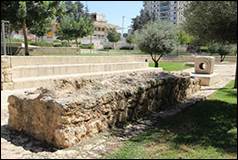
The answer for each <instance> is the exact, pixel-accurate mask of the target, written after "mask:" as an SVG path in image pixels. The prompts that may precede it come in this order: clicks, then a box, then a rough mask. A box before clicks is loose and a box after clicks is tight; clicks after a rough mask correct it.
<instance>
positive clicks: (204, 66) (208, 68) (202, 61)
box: [194, 56, 215, 74]
mask: <svg viewBox="0 0 238 160" xmlns="http://www.w3.org/2000/svg"><path fill="white" fill-rule="evenodd" d="M214 64H215V57H212V56H197V57H196V58H195V66H194V67H195V73H197V74H212V73H213V70H214Z"/></svg>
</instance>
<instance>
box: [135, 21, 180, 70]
mask: <svg viewBox="0 0 238 160" xmlns="http://www.w3.org/2000/svg"><path fill="white" fill-rule="evenodd" d="M176 35H177V33H176V26H175V25H174V24H173V23H171V22H168V21H155V22H150V23H148V24H146V25H145V26H144V27H143V28H142V29H141V30H138V31H136V32H135V42H136V43H137V45H138V47H139V49H140V50H141V51H143V52H146V53H149V54H150V56H151V58H152V60H153V61H154V63H155V67H158V66H159V60H160V59H161V57H162V56H164V55H167V54H169V53H171V51H173V50H174V48H175V46H176V44H177V41H176V40H177V36H176Z"/></svg>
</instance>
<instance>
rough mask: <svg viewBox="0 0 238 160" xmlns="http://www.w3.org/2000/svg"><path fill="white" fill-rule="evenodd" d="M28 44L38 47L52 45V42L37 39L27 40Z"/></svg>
mask: <svg viewBox="0 0 238 160" xmlns="http://www.w3.org/2000/svg"><path fill="white" fill-rule="evenodd" d="M29 44H30V45H34V46H40V47H53V43H49V42H47V41H37V42H32V41H29Z"/></svg>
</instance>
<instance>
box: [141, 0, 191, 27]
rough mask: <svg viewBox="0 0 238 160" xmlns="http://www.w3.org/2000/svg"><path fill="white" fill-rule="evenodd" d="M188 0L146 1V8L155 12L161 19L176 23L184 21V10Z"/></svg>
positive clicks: (147, 10)
mask: <svg viewBox="0 0 238 160" xmlns="http://www.w3.org/2000/svg"><path fill="white" fill-rule="evenodd" d="M187 2H188V1H144V4H143V6H144V10H145V11H146V12H149V13H150V14H155V16H156V17H158V18H159V19H161V20H170V21H172V22H173V23H174V24H179V23H181V22H183V21H184V16H183V10H184V8H185V6H186V4H187Z"/></svg>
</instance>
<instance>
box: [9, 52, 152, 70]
mask: <svg viewBox="0 0 238 160" xmlns="http://www.w3.org/2000/svg"><path fill="white" fill-rule="evenodd" d="M6 58H8V59H9V61H10V63H11V66H12V67H16V66H26V65H52V64H86V63H120V62H145V59H148V58H149V55H148V56H146V57H145V56H131V55H128V56H125V55H122V56H10V57H6Z"/></svg>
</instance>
